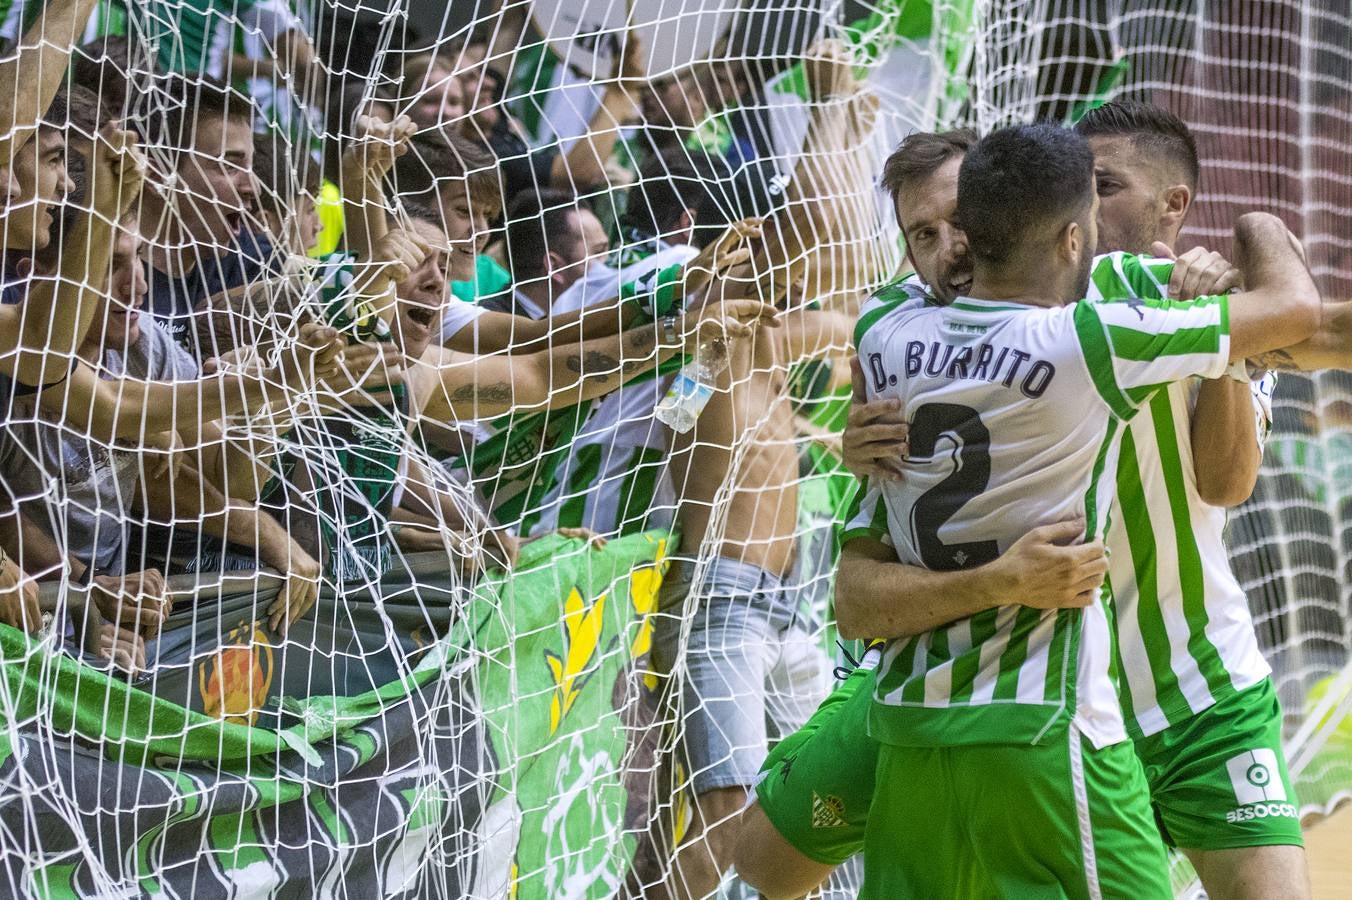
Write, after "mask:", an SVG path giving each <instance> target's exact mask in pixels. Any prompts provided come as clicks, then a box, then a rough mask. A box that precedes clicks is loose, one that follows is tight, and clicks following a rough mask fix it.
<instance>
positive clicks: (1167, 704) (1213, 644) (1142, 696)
mask: <svg viewBox="0 0 1352 900" xmlns="http://www.w3.org/2000/svg"><path fill="white" fill-rule="evenodd" d="M1172 272H1173V263H1172V262H1171V261H1169V260H1156V259H1150V258H1148V257H1137V256H1132V255H1129V254H1124V253H1113V254H1109V255H1107V256H1103V257H1100V258H1099V259H1098V261H1097V262H1096V263H1095V266H1094V271H1093V276H1092V278H1091V282H1090V287H1089V298H1090V299H1091V300H1094V301H1099V302H1116V301H1125V302H1128V303H1134V301H1135V300H1136V299H1138V298H1140V299H1148V300H1158V299H1161V298H1163V297H1164V296H1165V295H1166V293H1167V291H1166V288H1167V286H1168V283H1169V276H1170V275H1171V274H1172ZM1200 385H1201V382H1200V380H1199V379H1196V378H1192V379H1188V380H1185V381H1178V382H1174V383H1173V384H1170V385H1169V386H1168V387H1167V388H1165V389H1164V390H1160V391H1157V392H1156V393H1155V394H1154V395H1153V396H1152V397H1151V398H1150V399H1149V401H1148V402H1147V403H1146V405H1145V407H1144V408H1143V409H1142V411H1141V414H1140V415H1138V416H1136V417H1135V418H1133V419H1132V420H1131V424H1130V426H1129V427H1128V429H1127V431H1126V433H1125V434H1124V435H1123V437H1122V451H1121V455H1120V457H1119V461H1118V466H1117V497H1116V500H1115V501H1114V503H1113V508H1112V521H1113V526H1112V528H1111V529H1110V530H1109V532H1108V538H1107V544H1108V550H1109V572H1108V581H1109V584H1110V585H1111V589H1112V594H1113V600H1114V607H1115V613H1116V622H1117V643H1118V650H1119V653H1120V654H1121V669H1122V671H1121V679H1120V685H1119V687H1120V696H1121V700H1122V712H1123V715H1124V716H1125V718H1126V725H1127V732H1128V734H1130V735H1131V736H1132V737H1133V738H1139V737H1143V736H1145V735H1150V734H1155V733H1157V732H1159V731H1163V730H1164V729H1165V728H1167V727H1169V726H1170V725H1174V724H1177V723H1178V722H1180V721H1183V720H1185V719H1187V718H1189V717H1191V716H1193V715H1195V714H1197V713H1199V712H1202V711H1203V710H1205V709H1207V708H1208V707H1210V706H1211V705H1212V704H1214V703H1215V702H1217V701H1218V700H1221V699H1223V698H1225V697H1227V696H1229V695H1230V694H1232V693H1234V692H1236V691H1241V690H1244V689H1245V688H1248V687H1251V686H1253V685H1254V684H1257V683H1258V682H1259V681H1261V680H1263V679H1264V678H1266V677H1267V676H1268V675H1269V674H1270V673H1271V669H1270V668H1269V667H1268V664H1267V661H1266V660H1265V659H1264V658H1263V655H1262V653H1261V652H1260V651H1259V648H1258V639H1257V637H1256V636H1255V634H1254V629H1253V620H1252V618H1251V617H1250V614H1249V604H1248V600H1247V598H1246V597H1245V596H1244V591H1243V589H1242V588H1241V587H1240V585H1239V582H1238V581H1237V580H1236V579H1235V576H1234V573H1233V572H1232V571H1231V569H1230V561H1229V556H1228V554H1227V553H1226V550H1225V544H1224V542H1223V540H1222V536H1223V532H1224V530H1225V518H1226V513H1225V510H1224V509H1221V508H1218V507H1215V506H1211V505H1210V504H1208V503H1206V502H1205V501H1203V500H1202V498H1201V496H1199V494H1198V492H1197V479H1196V475H1195V473H1194V469H1193V455H1192V439H1191V427H1192V413H1193V409H1194V408H1195V407H1196V405H1197V392H1198V389H1199V388H1200ZM1274 386H1275V378H1274V377H1273V376H1271V375H1268V376H1265V377H1264V378H1263V379H1261V380H1259V381H1255V382H1254V383H1253V386H1252V390H1253V404H1254V415H1255V416H1256V417H1257V419H1258V435H1259V443H1260V445H1261V444H1262V442H1263V440H1264V438H1265V437H1266V435H1267V432H1268V429H1269V427H1270V423H1271V418H1272V389H1273V387H1274Z"/></svg>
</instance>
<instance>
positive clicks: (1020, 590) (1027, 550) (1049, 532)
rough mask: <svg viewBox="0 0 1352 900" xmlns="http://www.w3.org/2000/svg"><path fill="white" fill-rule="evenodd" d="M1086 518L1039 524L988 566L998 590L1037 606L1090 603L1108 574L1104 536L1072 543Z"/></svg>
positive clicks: (1045, 607) (1077, 536)
mask: <svg viewBox="0 0 1352 900" xmlns="http://www.w3.org/2000/svg"><path fill="white" fill-rule="evenodd" d="M1084 529H1085V523H1084V520H1083V519H1072V520H1070V521H1066V522H1058V523H1056V524H1055V525H1043V526H1041V527H1040V528H1034V529H1033V530H1032V531H1030V532H1028V533H1027V534H1025V535H1024V536H1023V537H1021V538H1019V539H1018V540H1017V541H1015V542H1014V545H1013V546H1012V547H1010V548H1009V549H1008V550H1007V551H1005V553H1004V554H1003V555H1002V556H1000V557H999V558H997V559H996V560H995V561H994V562H992V563H990V564H989V566H990V568H991V569H992V570H993V571H992V574H993V575H995V576H996V578H995V583H996V584H997V585H998V586H999V594H1000V595H1001V596H1003V597H1006V598H1009V599H1012V600H1015V601H1017V602H1018V603H1019V604H1021V605H1023V606H1031V607H1034V608H1036V609H1071V608H1076V607H1084V606H1088V605H1090V604H1091V603H1093V602H1094V598H1095V597H1097V596H1098V589H1099V587H1100V586H1102V584H1103V578H1104V576H1105V575H1107V574H1108V552H1107V550H1106V549H1105V548H1104V546H1103V542H1102V541H1094V542H1092V543H1089V544H1079V543H1073V542H1074V541H1078V540H1080V539H1081V538H1083V537H1084Z"/></svg>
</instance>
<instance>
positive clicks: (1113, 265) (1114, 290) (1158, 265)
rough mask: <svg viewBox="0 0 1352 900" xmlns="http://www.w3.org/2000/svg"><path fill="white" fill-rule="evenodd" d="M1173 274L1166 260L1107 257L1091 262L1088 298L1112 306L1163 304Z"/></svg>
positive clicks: (1108, 254)
mask: <svg viewBox="0 0 1352 900" xmlns="http://www.w3.org/2000/svg"><path fill="white" fill-rule="evenodd" d="M1173 273H1174V263H1173V260H1170V259H1157V258H1155V257H1151V256H1134V255H1132V254H1130V253H1107V254H1104V255H1103V256H1100V257H1097V258H1096V259H1095V260H1094V267H1093V269H1091V270H1090V274H1089V293H1088V295H1087V296H1088V298H1089V299H1090V300H1095V301H1104V302H1113V301H1123V300H1136V299H1143V300H1147V301H1152V302H1153V301H1156V300H1163V299H1165V298H1166V297H1168V294H1169V278H1170V277H1171V276H1172V275H1173Z"/></svg>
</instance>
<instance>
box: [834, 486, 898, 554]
mask: <svg viewBox="0 0 1352 900" xmlns="http://www.w3.org/2000/svg"><path fill="white" fill-rule="evenodd" d="M855 538H872V539H873V540H875V541H882V542H883V543H885V544H887V545H889V546H890V545H891V543H892V540H891V537H890V535H889V534H888V531H887V504H886V503H884V502H883V491H882V488H881V487H880V486H876V485H872V484H870V483H869V480H868V479H867V478H865V479H863V480H861V481H860V482H859V483H858V484H857V485H856V486H855V492H854V499H853V500H851V501H850V507H849V511H848V512H846V514H845V528H844V529H843V530H842V531H841V533H840V545H841V546H842V547H843V546H845V545H846V544H848V543H849V542H850V541H852V540H854V539H855Z"/></svg>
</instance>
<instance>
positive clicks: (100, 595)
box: [89, 569, 173, 638]
mask: <svg viewBox="0 0 1352 900" xmlns="http://www.w3.org/2000/svg"><path fill="white" fill-rule="evenodd" d="M89 599H90V600H92V601H93V602H94V606H95V608H96V609H98V611H99V614H100V615H102V616H103V618H104V619H106V620H107V621H108V622H109V623H110V624H111V625H114V626H116V627H118V628H121V629H123V630H126V631H135V632H139V633H140V634H142V635H144V636H145V637H148V638H153V637H155V636H156V635H157V634H158V633H159V630H160V628H161V627H162V626H163V625H164V622H165V620H166V619H168V618H169V613H170V612H172V611H173V598H172V597H170V596H169V592H168V591H167V590H166V585H165V581H164V576H163V575H162V574H161V573H160V570H159V569H145V570H143V571H140V572H130V573H128V574H126V575H95V576H94V578H93V580H92V581H91V582H90V586H89Z"/></svg>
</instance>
